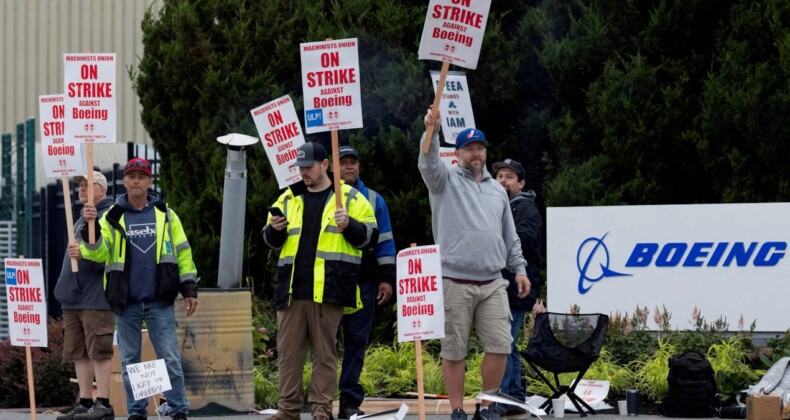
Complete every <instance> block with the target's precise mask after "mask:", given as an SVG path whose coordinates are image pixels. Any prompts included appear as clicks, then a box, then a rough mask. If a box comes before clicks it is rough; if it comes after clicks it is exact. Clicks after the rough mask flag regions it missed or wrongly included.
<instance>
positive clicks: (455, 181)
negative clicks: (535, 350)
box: [417, 110, 530, 420]
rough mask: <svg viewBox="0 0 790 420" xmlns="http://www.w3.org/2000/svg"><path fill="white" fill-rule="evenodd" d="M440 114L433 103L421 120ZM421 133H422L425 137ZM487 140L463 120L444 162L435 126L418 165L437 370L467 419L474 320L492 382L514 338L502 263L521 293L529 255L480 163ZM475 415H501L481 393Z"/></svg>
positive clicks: (457, 412) (489, 385) (489, 419)
mask: <svg viewBox="0 0 790 420" xmlns="http://www.w3.org/2000/svg"><path fill="white" fill-rule="evenodd" d="M438 121H439V116H438V113H437V115H436V116H435V117H434V115H433V113H432V112H431V110H428V113H427V114H426V116H425V119H424V123H425V127H426V128H429V127H432V126H434V125H435V124H436V123H437V122H438ZM424 136H425V134H423V137H424ZM487 146H488V140H487V139H486V137H485V134H483V132H482V131H480V130H477V129H474V128H468V129H466V130H463V131H461V132H460V133H458V137H457V138H456V140H455V149H456V156H457V158H458V165H455V166H452V167H447V165H445V164H444V163H443V162H442V161H441V160H440V158H439V135H438V132H437V131H434V135H433V137H432V138H431V142H430V148H429V149H428V152H427V153H420V156H419V160H418V164H417V166H418V168H419V170H420V174H421V175H422V179H423V181H424V182H425V185H426V186H427V187H428V192H429V199H430V203H431V213H432V220H431V225H432V229H433V237H434V240H435V241H436V243H437V244H439V245H440V246H441V254H442V256H441V259H442V276H443V285H444V307H445V311H446V313H445V322H444V333H445V337H444V338H443V339H442V340H441V342H442V350H441V353H440V355H441V357H442V376H443V377H444V383H445V386H446V388H447V395H448V397H449V398H450V405H451V406H452V409H453V412H452V415H451V419H452V420H466V412H464V410H463V396H464V373H465V372H464V359H465V358H466V353H467V344H468V343H467V342H468V340H469V333H470V332H471V329H472V325H474V326H475V330H476V331H477V335H478V337H479V338H480V341H481V342H482V344H483V350H484V352H485V355H484V357H483V364H482V366H481V371H482V372H481V373H482V378H483V389H494V388H498V387H499V385H500V383H501V381H502V376H503V374H504V372H505V365H506V363H507V355H508V354H509V353H510V346H511V343H512V341H513V339H512V337H511V335H510V320H511V315H510V311H509V309H508V299H507V285H508V282H507V280H505V279H504V278H502V273H501V270H502V269H504V268H507V269H508V270H509V271H511V272H513V273H516V284H517V288H518V294H519V296H520V297H525V296H526V295H527V294H528V293H529V290H530V284H529V279H528V278H527V275H526V266H527V262H526V260H525V259H524V257H523V255H522V254H521V242H520V241H519V239H518V236H517V234H516V227H515V224H514V223H513V215H512V214H511V212H510V205H509V202H508V197H507V194H506V193H505V190H504V189H503V188H502V186H500V185H499V184H498V183H497V182H496V181H495V180H494V179H493V178H492V177H491V174H489V172H488V170H487V169H486V147H487ZM481 405H482V407H481V408H480V410H479V413H475V414H476V416H475V417H476V418H478V419H482V420H499V419H500V417H499V414H497V413H496V411H495V410H493V409H491V410H489V406H490V405H491V402H490V401H485V400H484V401H483V402H482V403H481Z"/></svg>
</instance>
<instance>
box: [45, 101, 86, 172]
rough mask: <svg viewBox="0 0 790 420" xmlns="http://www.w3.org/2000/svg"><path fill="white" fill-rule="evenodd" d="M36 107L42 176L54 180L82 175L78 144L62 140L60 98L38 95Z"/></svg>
mask: <svg viewBox="0 0 790 420" xmlns="http://www.w3.org/2000/svg"><path fill="white" fill-rule="evenodd" d="M38 107H39V121H41V156H42V158H43V160H44V173H45V174H46V176H47V177H49V178H57V177H62V176H66V177H68V176H72V175H81V174H84V173H85V161H84V160H83V159H82V144H81V143H66V142H65V141H64V137H63V136H64V135H65V132H64V129H65V128H64V125H65V124H64V120H65V118H64V112H65V106H64V105H63V95H42V96H39V97H38Z"/></svg>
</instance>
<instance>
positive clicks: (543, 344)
mask: <svg viewBox="0 0 790 420" xmlns="http://www.w3.org/2000/svg"><path fill="white" fill-rule="evenodd" d="M608 328H609V317H608V316H606V315H604V314H561V313H553V312H544V313H540V314H537V316H536V317H535V333H534V334H533V335H532V338H530V340H529V344H528V345H527V349H526V350H524V351H522V352H521V355H522V356H523V357H524V360H526V361H527V363H529V365H530V366H532V369H534V370H535V372H537V374H538V377H539V378H540V380H541V381H543V382H544V383H545V384H546V385H548V386H549V388H551V391H552V392H553V395H552V396H551V397H550V398H549V399H548V400H546V402H545V403H543V405H541V406H540V408H542V409H544V410H546V409H548V407H549V406H550V405H551V400H552V399H554V398H559V397H560V395H562V394H565V395H566V396H567V398H568V399H569V400H570V401H571V403H573V405H574V406H575V407H576V410H578V411H579V414H580V415H581V416H582V417H586V416H587V414H585V412H584V410H583V409H582V407H581V406H584V407H585V408H586V409H587V410H588V411H589V412H590V413H592V414H596V413H595V410H593V408H592V407H590V405H589V404H587V403H586V402H584V400H582V399H581V398H580V397H579V396H578V395H576V394H575V392H574V391H575V389H576V385H577V384H578V383H579V381H580V380H581V379H582V377H583V376H584V374H585V373H586V372H587V369H589V367H590V365H592V364H593V362H595V361H596V360H597V359H598V355H599V354H600V352H601V347H603V343H604V340H605V339H606V331H607V330H608ZM539 368H540V369H539ZM541 370H545V371H547V372H551V373H552V374H554V383H552V382H551V381H550V380H549V379H548V378H547V377H546V376H545V375H544V374H543V373H542V372H541ZM567 372H579V374H578V375H577V376H576V380H574V381H573V382H572V383H571V384H569V385H562V384H560V378H559V374H560V373H567Z"/></svg>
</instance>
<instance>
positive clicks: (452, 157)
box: [439, 147, 458, 167]
mask: <svg viewBox="0 0 790 420" xmlns="http://www.w3.org/2000/svg"><path fill="white" fill-rule="evenodd" d="M439 159H441V160H442V162H444V163H445V164H446V165H447V166H448V167H450V166H453V165H455V164H457V163H458V156H456V154H455V147H440V148H439Z"/></svg>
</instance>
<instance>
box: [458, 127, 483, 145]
mask: <svg viewBox="0 0 790 420" xmlns="http://www.w3.org/2000/svg"><path fill="white" fill-rule="evenodd" d="M474 142H479V143H483V145H484V146H486V147H488V140H486V135H485V134H483V132H482V131H480V130H478V129H476V128H467V129H466V130H463V131H461V132H460V133H458V137H456V138H455V150H458V149H463V148H464V147H466V145H467V144H469V143H474Z"/></svg>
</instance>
